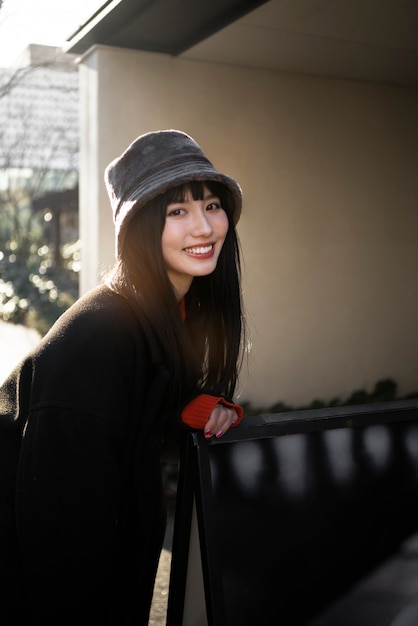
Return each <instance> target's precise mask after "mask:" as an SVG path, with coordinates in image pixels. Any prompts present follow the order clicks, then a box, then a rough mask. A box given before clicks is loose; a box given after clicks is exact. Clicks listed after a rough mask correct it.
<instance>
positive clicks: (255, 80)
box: [80, 46, 418, 407]
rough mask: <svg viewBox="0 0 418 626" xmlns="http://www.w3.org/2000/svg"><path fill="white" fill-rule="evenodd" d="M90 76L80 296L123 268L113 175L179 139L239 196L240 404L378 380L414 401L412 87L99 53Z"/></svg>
mask: <svg viewBox="0 0 418 626" xmlns="http://www.w3.org/2000/svg"><path fill="white" fill-rule="evenodd" d="M80 78H81V83H80V89H81V102H82V105H81V115H82V124H81V128H82V132H81V135H82V139H81V155H80V158H81V171H80V185H81V190H82V191H81V199H80V201H81V207H80V210H81V216H82V217H81V222H82V224H83V223H84V227H83V225H82V245H83V251H84V252H83V255H84V256H83V263H82V268H83V269H82V277H81V291H82V292H84V291H86V290H87V289H89V288H91V287H93V286H94V284H96V283H97V281H98V280H99V275H100V273H101V272H102V271H103V270H104V269H106V268H108V267H109V266H110V265H111V264H112V263H113V260H114V239H113V224H112V219H111V211H110V205H109V201H108V198H107V195H106V190H105V187H104V184H103V170H104V168H105V166H106V165H107V164H108V163H109V162H110V160H111V159H113V158H114V157H115V156H117V155H118V154H119V153H120V152H121V150H123V149H124V148H125V147H126V145H127V144H128V143H129V142H130V141H132V140H133V139H134V138H135V137H136V136H137V135H139V134H141V133H143V132H146V131H149V130H156V129H161V128H178V129H181V130H184V131H185V132H188V133H189V134H191V135H192V136H193V137H194V138H195V139H196V140H197V141H198V142H199V143H200V144H201V145H202V147H203V149H204V150H205V151H206V153H207V154H208V156H209V157H210V158H211V159H212V160H213V162H214V164H215V165H216V166H217V167H218V168H220V169H221V170H222V171H224V172H226V173H228V174H230V175H231V176H233V177H235V178H236V179H237V180H238V181H239V182H240V184H241V185H242V188H243V195H244V209H243V214H242V218H241V220H240V222H239V225H238V230H239V235H240V239H241V243H242V248H243V255H244V282H245V284H244V287H245V291H244V298H245V304H246V308H247V316H248V323H249V330H250V338H251V343H252V350H251V353H250V356H249V360H248V365H247V366H246V367H244V370H243V372H242V376H241V382H240V392H239V394H240V395H239V399H240V400H241V401H249V402H251V403H252V404H253V405H255V406H258V407H269V406H271V405H272V404H274V403H276V402H285V403H286V404H290V405H292V406H301V405H304V404H307V403H310V402H311V401H312V400H314V399H316V398H321V399H323V400H325V401H327V400H331V399H332V398H334V397H339V398H344V397H345V396H346V395H348V394H350V393H351V392H352V391H353V390H355V389H368V390H371V389H372V388H373V386H374V384H375V382H376V381H378V380H380V379H383V378H392V379H393V380H395V381H396V382H397V383H398V386H399V392H400V393H401V394H403V395H404V394H407V393H410V392H414V391H417V389H418V374H417V373H418V338H417V333H416V320H417V319H418V293H417V276H418V245H417V243H418V211H417V198H418V177H417V175H416V173H417V167H418V90H417V89H413V88H400V87H395V86H390V85H379V84H370V83H362V82H354V81H344V80H337V79H327V78H320V77H311V76H304V75H296V74H290V73H280V72H274V71H270V70H260V69H248V68H245V67H238V66H232V65H225V64H215V63H205V62H198V61H190V60H184V59H178V58H171V57H167V56H165V55H159V54H152V53H143V52H138V51H131V50H125V49H115V48H110V47H100V46H99V47H94V48H92V49H91V50H90V51H89V52H88V53H86V55H85V56H84V57H83V58H82V59H81V60H80ZM83 118H84V121H83ZM83 188H84V191H83ZM83 216H84V217H83Z"/></svg>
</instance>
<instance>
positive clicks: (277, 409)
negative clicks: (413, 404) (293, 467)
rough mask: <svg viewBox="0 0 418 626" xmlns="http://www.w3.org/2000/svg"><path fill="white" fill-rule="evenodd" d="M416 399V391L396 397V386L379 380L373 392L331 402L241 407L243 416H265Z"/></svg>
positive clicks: (278, 403) (249, 404)
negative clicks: (267, 414)
mask: <svg viewBox="0 0 418 626" xmlns="http://www.w3.org/2000/svg"><path fill="white" fill-rule="evenodd" d="M410 398H411V399H412V398H418V391H414V392H413V393H409V394H408V395H406V396H402V397H401V396H398V385H397V383H396V382H395V381H394V380H392V379H390V378H385V379H382V380H379V381H378V382H377V383H376V384H375V386H374V389H373V391H371V392H368V391H365V390H364V389H357V390H355V391H353V392H352V393H351V395H350V396H349V397H348V398H344V399H341V398H333V399H332V400H319V399H316V400H313V401H312V402H311V403H310V404H308V405H306V406H289V405H287V404H285V403H283V402H276V403H275V404H273V405H271V406H269V407H259V408H256V407H253V406H252V404H251V403H250V402H243V403H242V407H243V409H244V413H245V415H265V414H266V413H281V412H284V411H299V410H302V409H323V408H327V407H333V406H348V405H353V404H369V403H371V402H391V401H393V400H408V399H410Z"/></svg>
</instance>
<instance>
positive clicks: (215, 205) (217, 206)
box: [206, 200, 222, 211]
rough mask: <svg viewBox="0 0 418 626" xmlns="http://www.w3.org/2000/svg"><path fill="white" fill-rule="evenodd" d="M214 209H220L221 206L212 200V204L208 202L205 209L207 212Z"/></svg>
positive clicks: (218, 202)
mask: <svg viewBox="0 0 418 626" xmlns="http://www.w3.org/2000/svg"><path fill="white" fill-rule="evenodd" d="M215 209H222V205H221V203H220V201H219V200H214V201H213V202H210V204H208V205H207V207H206V210H207V211H214V210H215Z"/></svg>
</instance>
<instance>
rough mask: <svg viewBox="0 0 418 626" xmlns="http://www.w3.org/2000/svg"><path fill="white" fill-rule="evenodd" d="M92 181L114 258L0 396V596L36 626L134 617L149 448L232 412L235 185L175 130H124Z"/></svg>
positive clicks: (150, 518) (155, 474)
mask: <svg viewBox="0 0 418 626" xmlns="http://www.w3.org/2000/svg"><path fill="white" fill-rule="evenodd" d="M105 182H106V186H107V190H108V193H109V197H110V202H111V205H112V210H113V218H114V223H115V242H116V263H115V267H114V268H113V270H112V271H111V272H110V274H109V275H108V276H107V277H106V279H105V280H104V282H103V284H102V285H100V286H98V287H96V288H95V289H93V290H92V291H90V292H89V293H87V294H86V295H84V296H83V297H81V298H80V299H79V300H78V301H77V302H76V303H75V304H74V305H73V306H72V307H70V309H69V310H68V311H67V312H65V313H64V314H63V315H62V316H61V318H60V319H59V320H58V321H57V322H56V323H55V324H54V326H53V327H52V328H51V330H50V331H49V332H48V334H47V335H46V336H45V337H44V338H43V340H42V341H41V342H40V344H39V345H38V346H37V347H36V348H35V350H33V351H32V352H31V353H30V354H29V355H28V356H27V357H26V358H25V359H24V360H23V361H22V362H21V363H20V364H19V366H18V367H17V368H16V369H15V370H14V371H13V372H12V373H11V375H10V376H9V378H8V379H7V380H6V382H5V383H4V385H3V387H2V389H1V394H0V412H1V419H2V423H3V424H6V425H8V426H9V430H12V431H13V430H15V431H18V432H19V433H23V439H22V442H21V448H20V454H19V457H18V461H17V463H18V468H17V482H16V490H15V502H9V504H10V506H11V507H14V512H13V513H11V514H10V512H9V515H8V520H9V521H10V522H12V523H13V525H15V528H16V544H17V548H16V550H17V551H18V555H19V558H18V559H17V558H14V559H12V565H10V571H9V572H8V573H6V574H5V573H4V572H5V569H6V567H7V564H6V565H5V564H4V563H3V579H4V578H8V582H6V583H4V584H2V588H3V589H7V588H8V589H9V591H8V592H7V591H6V592H4V593H3V595H4V598H5V600H6V602H10V604H13V606H14V607H15V610H16V606H18V607H20V609H21V610H22V615H23V616H26V617H31V618H35V617H36V618H38V619H40V620H42V623H43V624H52V623H53V624H60V625H61V624H75V623H79V621H80V619H82V620H83V623H84V621H85V622H86V623H91V624H92V625H93V624H94V626H102V625H109V626H110V625H112V626H117V625H128V624H136V625H137V626H139V625H142V624H143V625H145V624H148V617H149V611H150V605H151V600H152V592H153V585H154V579H155V575H156V570H157V565H158V559H159V555H160V551H161V547H162V542H163V538H164V531H165V508H164V504H163V497H162V484H161V483H162V481H161V446H162V444H165V443H166V440H167V439H168V438H170V437H173V436H175V437H177V438H178V437H179V435H180V433H181V428H182V425H183V427H185V426H186V427H187V426H189V427H192V428H201V429H203V431H204V433H205V436H206V437H207V438H210V437H212V436H214V437H220V436H222V434H223V433H225V432H226V431H227V430H228V429H229V428H231V427H232V426H234V425H236V424H238V423H239V421H240V419H241V417H242V410H241V407H239V406H238V405H236V404H234V402H233V395H234V391H235V387H236V383H237V377H238V372H239V366H240V363H241V357H242V350H241V349H242V346H243V334H244V325H243V315H242V307H241V289H240V254H239V245H238V239H237V233H236V230H235V225H236V223H237V221H238V219H239V216H240V212H241V190H240V187H239V185H238V184H237V183H236V182H235V181H234V180H233V179H232V178H230V177H229V176H226V175H224V174H221V173H219V172H218V171H217V170H215V168H214V167H213V165H212V164H211V163H210V162H209V161H208V159H207V158H206V156H205V155H204V153H203V152H202V150H201V148H200V147H199V146H198V144H197V143H196V142H195V141H194V140H193V139H192V138H191V137H189V136H188V135H186V134H185V133H183V132H180V131H176V130H167V131H157V132H151V133H147V134H145V135H141V136H140V137H138V138H137V139H136V140H135V141H134V142H133V143H132V144H131V145H130V146H129V147H128V148H127V149H126V150H125V152H124V153H123V154H122V155H121V156H120V157H118V158H117V159H115V160H114V161H113V162H112V163H111V164H110V165H109V166H108V167H107V169H106V172H105ZM173 433H174V435H173ZM3 517H4V516H3ZM8 545H9V546H10V545H12V544H11V543H10V542H9V544H8ZM9 550H10V547H9ZM18 565H19V567H18ZM20 566H21V567H20ZM2 583H3V581H2Z"/></svg>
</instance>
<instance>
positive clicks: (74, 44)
mask: <svg viewBox="0 0 418 626" xmlns="http://www.w3.org/2000/svg"><path fill="white" fill-rule="evenodd" d="M265 2H266V0H198V1H197V0H109V1H108V2H106V3H105V4H103V6H102V7H101V8H100V9H99V10H98V11H97V12H96V13H95V14H94V15H92V16H91V17H90V19H89V20H88V21H87V22H86V23H85V24H83V25H82V26H80V28H79V29H78V30H77V31H76V32H75V33H74V34H73V35H71V36H70V37H69V38H68V43H67V45H66V46H65V51H66V52H70V53H72V54H84V53H85V52H86V51H87V50H88V49H89V48H91V47H92V46H93V45H96V44H102V45H107V46H116V47H120V48H132V49H135V50H146V51H149V52H160V53H164V54H169V55H173V56H175V55H179V54H181V53H182V52H184V51H185V50H187V49H188V48H190V47H192V46H194V45H196V44H197V43H199V42H200V41H202V40H203V39H205V38H207V37H209V36H210V35H212V34H213V33H216V32H217V31H219V30H220V29H221V28H224V27H225V26H228V25H229V24H231V23H233V22H235V21H236V20H237V19H239V18H240V17H242V16H243V15H245V14H247V13H249V12H250V11H252V10H254V9H255V8H257V7H259V6H260V5H262V4H264V3H265Z"/></svg>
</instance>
